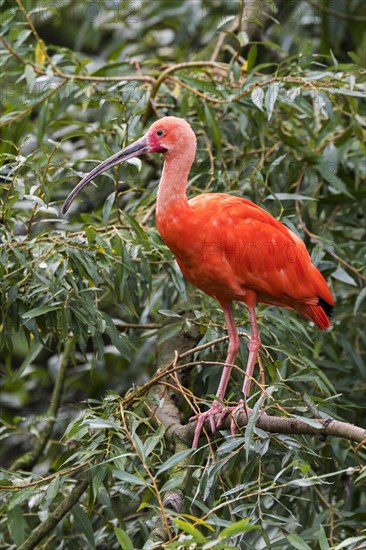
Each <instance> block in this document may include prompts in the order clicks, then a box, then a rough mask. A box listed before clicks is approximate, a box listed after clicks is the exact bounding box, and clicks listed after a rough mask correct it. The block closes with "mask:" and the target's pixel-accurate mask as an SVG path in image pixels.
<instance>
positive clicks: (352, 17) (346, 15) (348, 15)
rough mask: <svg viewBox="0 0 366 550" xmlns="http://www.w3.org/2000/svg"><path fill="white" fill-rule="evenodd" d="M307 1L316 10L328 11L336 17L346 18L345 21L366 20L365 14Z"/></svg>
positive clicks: (310, 0)
mask: <svg viewBox="0 0 366 550" xmlns="http://www.w3.org/2000/svg"><path fill="white" fill-rule="evenodd" d="M306 2H308V4H310V5H311V6H312V7H313V8H315V9H316V10H319V11H321V12H323V13H327V14H328V15H334V17H337V18H338V19H344V20H345V21H359V22H360V23H364V22H365V21H366V17H364V16H363V15H354V14H352V13H344V12H340V11H336V10H333V9H332V8H328V7H327V6H323V5H322V4H318V3H317V2H315V1H314V0H306Z"/></svg>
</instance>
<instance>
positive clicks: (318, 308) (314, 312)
mask: <svg viewBox="0 0 366 550" xmlns="http://www.w3.org/2000/svg"><path fill="white" fill-rule="evenodd" d="M300 313H301V314H302V315H303V316H304V317H306V319H309V320H310V321H313V323H315V324H316V326H317V327H318V328H320V330H324V329H326V328H329V327H330V326H331V324H330V321H329V317H330V316H331V315H332V313H333V306H332V305H330V304H328V302H325V301H324V300H322V298H319V300H318V304H317V305H313V304H304V305H303V306H302V307H301V310H300Z"/></svg>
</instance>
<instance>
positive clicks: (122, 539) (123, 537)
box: [113, 527, 135, 550]
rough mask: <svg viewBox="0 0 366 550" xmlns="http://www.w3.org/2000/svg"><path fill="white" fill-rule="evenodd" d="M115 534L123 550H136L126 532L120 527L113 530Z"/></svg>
mask: <svg viewBox="0 0 366 550" xmlns="http://www.w3.org/2000/svg"><path fill="white" fill-rule="evenodd" d="M113 531H114V534H115V535H116V539H117V540H118V542H119V544H120V546H121V548H122V549H123V550H134V548H135V547H134V545H133V542H132V540H131V539H130V537H129V536H128V534H127V533H126V531H124V530H123V529H121V528H120V527H114V528H113Z"/></svg>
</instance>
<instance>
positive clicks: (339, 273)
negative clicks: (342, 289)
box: [331, 266, 357, 286]
mask: <svg viewBox="0 0 366 550" xmlns="http://www.w3.org/2000/svg"><path fill="white" fill-rule="evenodd" d="M331 276H332V278H333V279H337V281H341V282H342V283H345V284H346V285H351V286H357V283H356V281H355V280H354V279H353V277H351V275H349V274H348V273H347V271H346V270H345V269H344V268H343V267H340V266H339V267H337V269H336V270H335V271H333V273H332V275H331Z"/></svg>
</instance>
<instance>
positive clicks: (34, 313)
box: [22, 302, 62, 321]
mask: <svg viewBox="0 0 366 550" xmlns="http://www.w3.org/2000/svg"><path fill="white" fill-rule="evenodd" d="M60 304H62V302H55V303H54V304H51V305H49V306H46V305H44V306H39V307H35V308H34V309H31V310H30V311H27V312H26V313H23V315H22V319H24V320H26V321H29V320H30V319H33V318H34V317H39V316H40V315H44V314H45V313H49V312H50V311H57V310H58V309H61V306H60Z"/></svg>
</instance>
